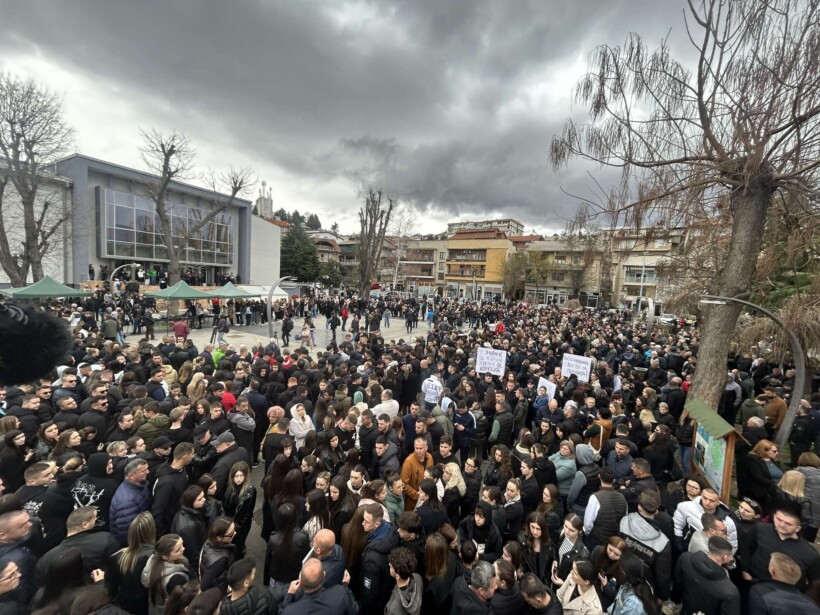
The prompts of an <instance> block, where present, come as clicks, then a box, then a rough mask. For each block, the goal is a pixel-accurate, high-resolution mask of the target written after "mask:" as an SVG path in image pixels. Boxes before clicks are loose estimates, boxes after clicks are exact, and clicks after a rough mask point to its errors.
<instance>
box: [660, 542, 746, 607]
mask: <svg viewBox="0 0 820 615" xmlns="http://www.w3.org/2000/svg"><path fill="white" fill-rule="evenodd" d="M733 559H734V557H733V556H732V545H731V544H730V543H729V541H728V540H726V539H725V538H721V537H720V536H712V537H711V538H709V552H708V553H703V552H702V551H701V552H697V553H693V552H687V553H683V554H682V555H681V556H680V559H678V565H677V566H676V568H675V585H676V586H677V587H678V589H679V590H680V591H681V593H682V595H683V612H684V613H720V614H721V615H740V592H739V591H738V589H737V587H735V585H734V583H732V581H730V580H729V575H728V574H727V572H726V570H725V568H724V566H725V565H727V564H729V563H731V562H732V560H733Z"/></svg>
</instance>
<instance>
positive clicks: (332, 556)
mask: <svg viewBox="0 0 820 615" xmlns="http://www.w3.org/2000/svg"><path fill="white" fill-rule="evenodd" d="M313 553H314V555H315V556H316V557H317V558H319V560H320V561H321V562H322V568H324V570H325V587H333V586H334V585H338V584H339V583H341V582H342V579H343V578H344V575H345V554H344V551H342V547H340V546H339V545H337V544H336V535H335V534H334V533H333V530H328V529H324V530H319V531H318V532H316V536H314V537H313Z"/></svg>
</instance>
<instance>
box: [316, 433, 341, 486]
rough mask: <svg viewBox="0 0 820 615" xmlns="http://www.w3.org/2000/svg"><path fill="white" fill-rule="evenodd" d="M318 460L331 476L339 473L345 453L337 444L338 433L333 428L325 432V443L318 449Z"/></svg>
mask: <svg viewBox="0 0 820 615" xmlns="http://www.w3.org/2000/svg"><path fill="white" fill-rule="evenodd" d="M319 460H320V461H321V462H322V463H323V464H324V466H325V469H326V470H327V471H328V472H330V473H331V474H332V475H333V476H336V475H337V474H338V473H339V468H341V467H342V465H343V464H344V462H345V455H344V453H343V452H342V448H341V446H339V434H338V433H336V430H335V429H334V430H331V431H329V432H327V433H326V434H325V444H324V445H323V446H322V447H321V448H320V449H319Z"/></svg>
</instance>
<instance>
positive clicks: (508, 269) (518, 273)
mask: <svg viewBox="0 0 820 615" xmlns="http://www.w3.org/2000/svg"><path fill="white" fill-rule="evenodd" d="M528 261H529V259H528V257H527V255H526V254H525V253H524V252H514V253H513V254H508V255H507V258H505V259H504V260H503V261H502V262H501V280H502V283H503V284H504V295H506V297H507V298H508V299H519V298H520V296H521V294H523V292H524V284H525V278H526V276H527V271H528V269H529V263H528Z"/></svg>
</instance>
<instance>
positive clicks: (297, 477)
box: [262, 455, 305, 539]
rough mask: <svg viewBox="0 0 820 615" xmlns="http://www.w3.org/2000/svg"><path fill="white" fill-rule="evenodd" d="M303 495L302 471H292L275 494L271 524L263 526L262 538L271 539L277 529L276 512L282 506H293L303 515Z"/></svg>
mask: <svg viewBox="0 0 820 615" xmlns="http://www.w3.org/2000/svg"><path fill="white" fill-rule="evenodd" d="M283 456H284V455H283ZM303 494H304V480H303V477H302V471H301V470H290V471H289V472H288V473H287V474H285V478H284V479H283V480H282V484H281V486H280V487H279V491H278V492H277V493H275V494H274V495H273V498H272V499H271V500H270V504H269V510H270V515H271V517H270V522H269V525H263V527H262V538H265V539H267V538H269V537H270V535H269V532H272V531H273V530H275V529H276V511H277V510H279V507H280V506H281V505H282V504H293V505H294V506H295V507H296V510H297V511H299V514H300V515H301V511H303V510H304V508H305V496H304V495H303ZM266 533H268V536H267V538H266V536H265V534H266Z"/></svg>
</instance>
